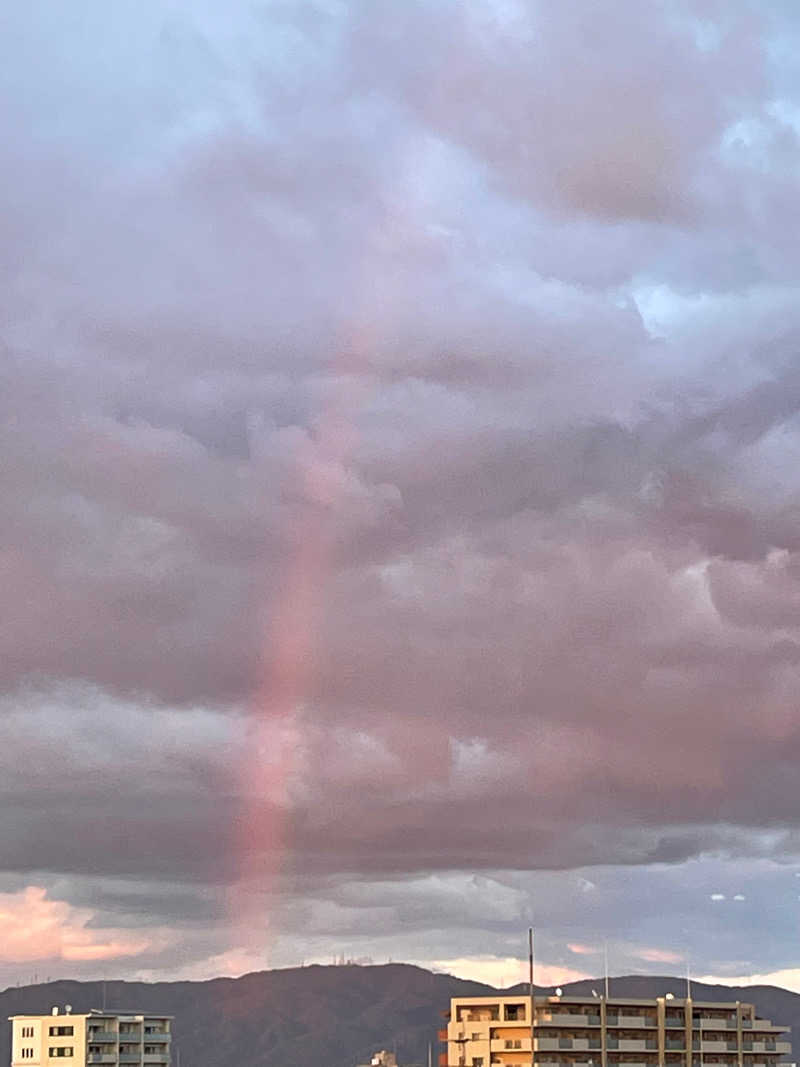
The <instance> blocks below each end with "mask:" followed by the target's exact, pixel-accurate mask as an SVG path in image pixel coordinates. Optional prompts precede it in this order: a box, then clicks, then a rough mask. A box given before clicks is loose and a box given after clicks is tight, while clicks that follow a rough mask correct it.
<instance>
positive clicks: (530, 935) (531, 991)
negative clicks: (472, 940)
mask: <svg viewBox="0 0 800 1067" xmlns="http://www.w3.org/2000/svg"><path fill="white" fill-rule="evenodd" d="M533 960H534V956H533V927H532V926H529V927H528V993H529V995H530V998H531V1067H534V1048H535V1047H536V1041H535V1039H534V1027H535V1026H536V1001H535V999H534V998H535V993H534V985H533V977H534V975H533Z"/></svg>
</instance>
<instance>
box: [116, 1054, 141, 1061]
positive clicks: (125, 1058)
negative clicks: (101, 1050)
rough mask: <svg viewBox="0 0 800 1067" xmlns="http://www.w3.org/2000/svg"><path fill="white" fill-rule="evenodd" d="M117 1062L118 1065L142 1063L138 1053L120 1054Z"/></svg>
mask: <svg viewBox="0 0 800 1067" xmlns="http://www.w3.org/2000/svg"><path fill="white" fill-rule="evenodd" d="M119 1062H120V1063H141V1062H142V1057H141V1056H140V1055H139V1053H138V1052H120V1054H119Z"/></svg>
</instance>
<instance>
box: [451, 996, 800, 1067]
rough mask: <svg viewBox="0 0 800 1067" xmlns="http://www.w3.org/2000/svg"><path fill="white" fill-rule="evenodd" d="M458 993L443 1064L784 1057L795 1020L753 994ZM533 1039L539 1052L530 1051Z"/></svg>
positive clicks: (726, 1065)
mask: <svg viewBox="0 0 800 1067" xmlns="http://www.w3.org/2000/svg"><path fill="white" fill-rule="evenodd" d="M535 1004H536V1014H535V1018H534V1019H533V1020H531V998H530V997H529V996H501V997H459V998H456V999H454V1000H452V1001H451V1005H450V1013H449V1015H448V1020H449V1021H448V1024H447V1029H446V1030H442V1031H440V1033H439V1037H440V1040H441V1041H442V1042H444V1043H445V1044H446V1048H447V1051H446V1052H443V1053H442V1054H441V1055H440V1057H439V1063H440V1067H520V1065H522V1064H525V1065H528V1067H530V1065H531V1064H532V1063H533V1064H535V1067H778V1065H779V1064H783V1063H784V1062H785V1061H787V1060H788V1059H789V1057H790V1055H791V1044H790V1043H789V1041H788V1040H787V1036H786V1035H787V1034H788V1032H789V1027H787V1026H779V1025H775V1024H773V1023H771V1022H770V1021H769V1020H767V1019H761V1018H759V1017H758V1016H757V1015H756V1012H755V1008H754V1007H753V1005H752V1004H743V1003H740V1002H738V1001H736V1002H734V1003H716V1002H708V1001H699V1000H692V999H691V998H686V999H679V998H676V997H673V996H672V995H667V996H665V997H657V998H655V999H653V1000H635V999H628V998H613V997H612V998H609V999H606V998H605V997H602V996H597V997H571V996H546V997H545V996H541V997H540V996H537V997H536V998H535ZM531 1041H533V1054H532V1052H531Z"/></svg>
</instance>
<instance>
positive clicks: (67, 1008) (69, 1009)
mask: <svg viewBox="0 0 800 1067" xmlns="http://www.w3.org/2000/svg"><path fill="white" fill-rule="evenodd" d="M64 1011H65V1012H66V1013H67V1015H69V1013H70V1012H71V1011H72V1005H71V1004H65V1005H64Z"/></svg>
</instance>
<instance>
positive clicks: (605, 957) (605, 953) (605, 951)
mask: <svg viewBox="0 0 800 1067" xmlns="http://www.w3.org/2000/svg"><path fill="white" fill-rule="evenodd" d="M603 975H604V981H605V992H606V1001H608V941H604V942H603Z"/></svg>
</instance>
